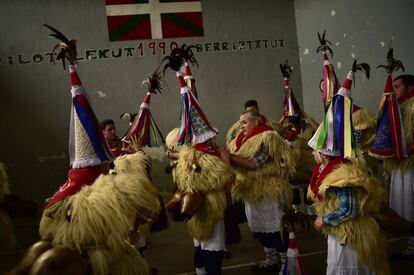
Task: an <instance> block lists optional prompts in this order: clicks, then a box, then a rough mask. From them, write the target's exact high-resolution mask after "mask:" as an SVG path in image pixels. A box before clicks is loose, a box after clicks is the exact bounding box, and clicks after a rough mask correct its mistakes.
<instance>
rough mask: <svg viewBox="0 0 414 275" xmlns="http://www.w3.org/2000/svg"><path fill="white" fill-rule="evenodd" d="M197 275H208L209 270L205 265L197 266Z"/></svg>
mask: <svg viewBox="0 0 414 275" xmlns="http://www.w3.org/2000/svg"><path fill="white" fill-rule="evenodd" d="M196 274H197V275H207V270H206V268H205V267H201V268H196Z"/></svg>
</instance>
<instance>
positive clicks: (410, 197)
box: [390, 167, 414, 222]
mask: <svg viewBox="0 0 414 275" xmlns="http://www.w3.org/2000/svg"><path fill="white" fill-rule="evenodd" d="M390 207H391V208H392V209H393V210H394V211H395V212H397V213H398V214H399V215H400V216H402V217H403V218H404V219H406V220H407V221H409V222H413V221H414V167H409V168H407V170H406V171H405V172H404V173H403V172H402V171H401V169H399V168H396V169H394V170H392V172H391V181H390Z"/></svg>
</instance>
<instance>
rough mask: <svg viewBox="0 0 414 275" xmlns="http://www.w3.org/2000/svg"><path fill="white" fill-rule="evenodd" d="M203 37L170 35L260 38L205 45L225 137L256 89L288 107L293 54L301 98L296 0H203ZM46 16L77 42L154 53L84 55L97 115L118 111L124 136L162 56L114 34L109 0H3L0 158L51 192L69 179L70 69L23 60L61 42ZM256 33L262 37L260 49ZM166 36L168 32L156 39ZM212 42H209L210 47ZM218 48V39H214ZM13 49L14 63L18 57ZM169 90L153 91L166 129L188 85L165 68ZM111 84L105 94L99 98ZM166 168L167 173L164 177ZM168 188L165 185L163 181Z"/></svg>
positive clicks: (277, 107)
mask: <svg viewBox="0 0 414 275" xmlns="http://www.w3.org/2000/svg"><path fill="white" fill-rule="evenodd" d="M202 9H203V21H204V33H205V35H204V37H196V38H191V39H186V38H182V39H164V40H161V41H164V42H166V43H170V42H171V41H177V42H178V43H179V44H181V43H186V44H193V43H200V44H204V43H209V42H213V43H214V42H223V41H227V42H235V43H238V41H250V40H251V41H253V42H251V43H252V49H248V46H247V44H246V42H245V44H246V46H245V50H236V51H233V50H229V51H222V50H221V51H205V50H204V51H203V52H196V53H195V54H196V57H197V59H198V62H199V64H200V67H199V69H194V70H193V74H194V75H195V77H196V80H197V87H198V91H199V99H200V102H201V105H202V108H203V109H204V111H205V112H206V114H207V116H208V118H209V119H210V121H211V122H212V124H213V125H214V126H216V127H217V128H218V129H219V130H220V131H221V134H220V141H223V136H224V135H225V132H226V131H227V129H228V128H229V126H230V125H231V124H232V123H233V122H234V121H235V120H236V119H238V116H239V113H240V112H241V111H242V109H243V103H244V101H245V100H247V99H250V98H256V99H257V100H258V101H259V103H260V105H261V109H262V111H263V113H264V114H266V115H268V116H270V117H273V118H276V117H277V116H279V114H280V111H281V105H282V103H281V102H282V97H283V84H282V78H281V76H280V72H279V69H278V66H279V63H282V62H284V60H286V59H289V61H290V63H291V65H293V66H294V67H295V68H296V70H295V73H294V75H293V76H292V82H293V84H292V85H293V89H294V90H295V92H296V96H297V98H298V100H299V101H301V86H300V72H299V59H298V56H297V38H296V25H295V21H294V16H293V2H292V1H290V0H278V1H273V0H260V1H247V0H226V1H223V0H203V1H202ZM43 23H47V24H50V25H52V26H54V27H56V28H58V29H59V30H61V31H62V32H63V33H65V34H66V35H67V36H68V37H69V38H76V39H77V40H78V50H79V52H80V53H81V54H84V52H85V50H87V49H105V48H109V49H114V50H117V49H118V48H120V47H121V48H123V47H136V46H137V45H138V44H139V43H143V44H144V45H145V56H143V57H137V56H134V57H122V58H118V59H113V58H112V59H96V60H88V61H83V62H80V64H79V66H78V72H79V75H80V77H81V79H82V82H83V84H84V86H85V88H86V90H87V91H88V93H89V95H90V97H91V99H92V102H93V106H94V109H95V112H96V114H97V117H98V118H99V119H100V120H102V119H105V118H113V119H114V120H115V122H116V124H117V126H118V133H119V134H120V135H122V133H123V132H124V130H125V128H126V123H124V122H122V121H120V120H119V115H120V114H121V113H122V112H125V111H136V109H137V108H138V106H139V104H140V103H141V101H142V98H143V96H144V94H145V92H146V91H145V90H144V89H139V87H140V83H141V81H142V79H143V78H144V77H146V76H148V75H150V74H151V73H152V72H153V70H154V69H155V67H156V66H157V65H158V63H159V62H160V61H161V59H162V58H163V57H164V56H163V55H161V54H156V55H154V56H153V55H151V53H150V50H149V48H148V46H149V43H151V42H153V41H151V40H145V41H127V42H109V40H108V34H107V22H106V14H105V1H104V0H90V1H83V0H72V1H62V0H61V1H57V0H53V1H52V0H36V1H35V0H21V1H14V0H2V1H1V2H0V25H1V26H2V32H1V36H0V81H1V82H0V83H1V86H2V88H1V94H2V99H1V101H0V104H1V106H0V123H1V125H2V126H1V128H0V135H1V143H0V152H1V153H0V161H2V162H3V163H5V164H6V166H7V168H8V172H9V176H10V182H11V185H12V189H13V190H14V191H15V192H16V193H18V194H20V195H22V196H23V197H26V198H32V199H34V200H37V201H42V200H43V199H44V198H46V197H47V196H51V195H52V194H53V192H55V191H56V189H57V187H58V186H60V185H61V184H62V183H63V182H64V180H65V179H66V173H67V170H68V165H69V160H68V145H67V144H68V125H69V120H68V119H69V114H70V92H69V89H70V87H69V77H68V73H67V72H63V71H62V68H61V66H60V64H59V65H57V66H53V64H50V63H48V62H46V61H43V62H39V64H35V63H34V62H33V61H32V62H30V63H29V64H18V55H19V54H20V55H22V57H23V59H22V60H23V61H25V60H30V59H31V58H32V56H33V55H35V54H37V53H39V54H40V55H44V53H46V52H50V51H51V49H52V48H53V46H54V44H55V43H56V41H55V40H53V39H51V38H48V34H49V33H50V31H49V30H47V29H46V28H45V27H43ZM275 39H284V45H285V46H284V47H280V45H279V46H278V47H277V48H271V46H270V42H267V43H269V46H268V47H267V48H265V46H264V41H263V40H275ZM255 40H261V42H260V43H261V47H260V48H256V46H255V45H256V44H255ZM155 42H159V41H155ZM204 47H205V46H204ZM210 47H212V45H210ZM10 56H11V57H12V58H13V64H12V65H10V64H9V63H10V62H9V57H10ZM165 80H166V84H167V89H166V90H165V92H164V94H163V95H162V96H158V95H155V96H153V98H152V104H151V109H152V112H153V116H154V118H155V120H156V121H157V122H158V124H159V126H160V128H161V130H162V131H163V132H164V133H165V134H166V133H167V132H168V130H170V129H171V128H173V127H177V126H178V123H179V121H178V118H179V112H180V111H179V109H180V102H179V92H178V85H177V81H176V79H175V76H174V74H173V73H172V72H171V71H168V72H167V75H166V78H165ZM98 91H99V92H103V93H104V94H105V95H106V97H100V96H99V93H98ZM154 166H155V167H154V169H156V171H155V172H156V173H155V174H156V175H154V178H155V179H156V182H157V184H161V183H163V181H167V179H168V177H166V176H165V175H164V174H163V171H162V166H163V164H161V165H158V166H157V165H154ZM157 177H158V178H157ZM163 186H164V187H163V188H164V189H167V186H166V185H163Z"/></svg>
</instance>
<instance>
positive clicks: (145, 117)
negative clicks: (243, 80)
mask: <svg viewBox="0 0 414 275" xmlns="http://www.w3.org/2000/svg"><path fill="white" fill-rule="evenodd" d="M143 84H147V87H148V91H147V94H146V96H145V98H144V100H143V102H142V103H141V104H140V107H139V110H138V113H136V114H132V115H131V114H129V117H130V125H129V128H128V130H127V132H126V134H125V135H124V136H123V138H122V141H123V142H124V143H125V144H130V145H135V144H137V141H138V140H139V142H138V144H139V145H140V147H141V148H134V150H133V152H140V153H141V156H139V157H137V156H136V154H137V153H135V154H132V155H131V154H130V153H128V152H127V151H125V150H124V152H125V153H124V154H123V155H122V156H120V157H118V158H117V159H116V160H115V161H114V163H115V170H116V171H119V169H120V168H122V169H123V170H125V171H126V172H133V171H134V170H135V172H138V173H144V174H146V175H147V177H148V179H149V180H150V181H152V177H151V166H152V162H151V158H150V156H149V155H147V154H146V153H144V151H143V150H142V147H146V148H150V147H153V146H159V145H160V144H162V143H165V140H164V137H163V135H162V133H161V131H160V130H159V128H158V126H157V124H156V123H155V120H154V118H153V116H152V114H151V110H150V103H151V95H152V94H161V93H162V86H161V75H160V72H159V70H158V69H157V70H156V71H155V72H154V73H153V74H152V76H151V77H148V78H145V79H144V81H143ZM125 115H127V113H124V114H123V115H121V117H124V116H125ZM127 116H128V115H127ZM136 161H140V162H141V165H140V164H137V163H136ZM143 162H145V168H146V171H139V170H137V167H142V166H144V165H142V164H144V163H143ZM126 164H127V167H126ZM159 200H160V205H161V206H163V201H162V197H161V196H159ZM167 227H168V220H167V217H166V213H165V209H164V208H163V207H162V209H161V211H160V213H159V216H158V219H157V220H156V221H155V222H154V223H152V224H151V225H149V224H142V225H140V226H139V228H138V230H137V232H139V236H136V238H137V239H138V242H137V243H134V244H133V245H135V247H136V248H137V250H138V251H139V252H140V253H141V254H143V252H144V250H145V249H146V248H147V237H148V235H149V232H150V231H151V232H158V231H161V230H163V229H166V228H167ZM152 269H153V268H152ZM154 271H155V270H154Z"/></svg>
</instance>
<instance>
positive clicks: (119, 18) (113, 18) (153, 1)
mask: <svg viewBox="0 0 414 275" xmlns="http://www.w3.org/2000/svg"><path fill="white" fill-rule="evenodd" d="M106 15H107V18H108V32H109V40H110V41H125V40H139V39H161V38H176V37H192V36H203V35H204V30H203V18H202V13H201V1H200V0H199V1H194V0H106Z"/></svg>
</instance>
